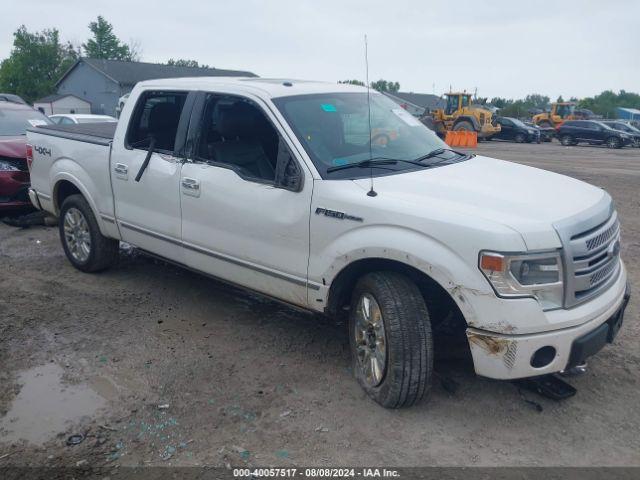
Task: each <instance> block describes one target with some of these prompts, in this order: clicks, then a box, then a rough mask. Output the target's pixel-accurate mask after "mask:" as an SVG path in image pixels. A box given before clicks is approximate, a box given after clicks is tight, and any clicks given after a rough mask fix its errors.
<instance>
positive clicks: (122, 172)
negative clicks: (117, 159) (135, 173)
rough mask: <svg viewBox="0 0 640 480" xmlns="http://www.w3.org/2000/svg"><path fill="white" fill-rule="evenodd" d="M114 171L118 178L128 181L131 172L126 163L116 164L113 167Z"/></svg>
mask: <svg viewBox="0 0 640 480" xmlns="http://www.w3.org/2000/svg"><path fill="white" fill-rule="evenodd" d="M113 171H114V172H115V174H116V176H117V177H118V178H122V179H124V180H126V179H127V175H128V172H129V167H127V166H126V165H125V164H124V163H116V165H115V167H113Z"/></svg>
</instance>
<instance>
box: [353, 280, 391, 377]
mask: <svg viewBox="0 0 640 480" xmlns="http://www.w3.org/2000/svg"><path fill="white" fill-rule="evenodd" d="M354 336H355V346H356V358H357V362H358V368H359V369H360V373H361V374H362V378H363V379H364V381H365V382H366V383H367V385H369V386H371V387H377V386H378V385H380V383H381V382H382V380H383V379H384V375H385V371H386V368H387V336H386V333H385V328H384V320H383V318H382V310H380V305H378V302H377V301H376V299H375V298H373V296H372V295H371V294H368V293H365V294H363V295H362V296H361V297H360V300H358V304H357V311H356V321H355V332H354Z"/></svg>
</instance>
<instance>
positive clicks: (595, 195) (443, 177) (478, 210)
mask: <svg viewBox="0 0 640 480" xmlns="http://www.w3.org/2000/svg"><path fill="white" fill-rule="evenodd" d="M355 182H356V183H357V184H358V185H359V186H361V187H362V188H363V189H368V188H369V180H368V179H360V180H356V181H355ZM374 187H375V190H376V192H377V193H378V196H387V197H389V198H390V199H391V198H393V199H396V200H398V201H401V202H403V203H407V204H411V205H412V206H413V208H418V210H417V211H416V212H415V213H416V214H419V213H420V209H423V211H427V209H428V208H437V209H438V210H439V211H441V212H446V211H450V212H451V213H452V215H454V214H455V215H456V216H458V215H460V214H462V215H470V216H474V217H475V218H484V219H486V220H488V221H492V222H496V223H499V224H501V225H504V226H507V227H509V228H511V229H513V230H515V231H517V232H518V233H520V235H521V236H522V238H523V240H524V242H525V244H526V245H527V248H528V249H529V250H538V249H548V248H558V247H560V246H561V243H560V239H559V237H558V235H557V233H556V231H555V229H554V228H553V224H554V223H556V222H558V221H560V220H564V219H567V218H569V217H572V216H574V215H577V214H579V213H580V212H582V211H584V210H587V209H589V207H592V206H594V205H595V204H597V203H598V202H600V201H602V198H603V196H608V194H607V193H606V192H605V191H604V190H602V189H600V188H597V187H594V186H593V185H589V184H588V183H585V182H582V181H580V180H575V179H573V178H571V177H567V176H564V175H559V174H556V173H552V172H549V171H546V170H541V169H538V168H533V167H528V166H524V165H520V164H517V163H512V162H507V161H503V160H496V159H493V158H488V157H482V156H477V157H474V158H472V159H470V160H467V161H463V162H460V163H456V164H452V165H446V166H443V167H438V168H433V169H425V170H418V171H414V172H408V173H406V174H399V175H390V176H385V177H376V178H375V179H374Z"/></svg>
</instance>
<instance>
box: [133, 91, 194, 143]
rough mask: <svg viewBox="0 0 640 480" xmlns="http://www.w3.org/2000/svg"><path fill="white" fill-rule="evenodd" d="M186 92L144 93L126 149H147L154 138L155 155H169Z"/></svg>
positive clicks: (138, 105)
mask: <svg viewBox="0 0 640 480" xmlns="http://www.w3.org/2000/svg"><path fill="white" fill-rule="evenodd" d="M187 95H188V92H163V91H157V92H147V93H145V94H144V95H143V96H141V97H140V99H139V100H138V103H137V104H136V108H135V110H134V112H133V116H132V117H131V123H130V124H129V129H128V132H127V142H126V143H127V147H128V148H143V149H146V148H147V147H148V145H149V143H150V141H151V139H152V138H153V139H154V140H155V145H156V146H155V148H156V150H158V151H164V152H168V153H172V152H173V150H174V146H175V140H176V134H177V132H178V124H179V123H180V115H181V114H182V108H183V107H184V103H185V101H186V100H187Z"/></svg>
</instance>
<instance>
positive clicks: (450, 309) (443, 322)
mask: <svg viewBox="0 0 640 480" xmlns="http://www.w3.org/2000/svg"><path fill="white" fill-rule="evenodd" d="M379 271H393V272H398V273H402V274H404V275H406V276H407V277H409V278H410V279H411V280H413V281H414V282H415V284H416V285H417V286H418V288H419V290H420V292H421V293H422V296H423V298H424V300H425V303H426V304H427V308H428V309H429V315H430V317H431V326H432V329H433V330H434V334H437V333H438V331H442V332H443V333H448V334H451V335H457V334H459V333H461V332H464V330H465V329H466V327H467V323H466V321H465V319H464V316H463V315H462V312H461V311H460V309H459V308H458V306H457V305H456V303H455V301H454V300H453V298H451V295H450V294H449V292H447V291H446V290H445V289H444V288H443V287H442V286H440V284H439V283H438V282H436V281H435V280H433V279H432V278H431V277H429V276H428V275H427V274H425V273H424V272H422V271H420V270H418V269H417V268H415V267H412V266H410V265H407V264H406V263H402V262H398V261H395V260H388V259H384V258H369V259H363V260H357V261H355V262H353V263H351V264H349V265H348V266H346V267H345V268H344V269H342V271H340V273H338V275H337V276H336V278H335V279H334V280H333V282H332V283H331V287H330V288H329V300H328V302H327V308H326V310H325V312H326V313H327V314H328V315H330V316H333V317H336V318H338V319H341V320H343V321H344V320H345V317H347V316H348V311H349V304H350V302H351V293H352V292H353V289H354V287H355V285H356V282H357V281H358V279H359V278H360V277H362V276H363V275H366V274H367V273H370V272H379Z"/></svg>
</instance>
